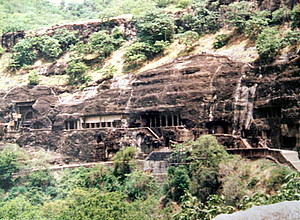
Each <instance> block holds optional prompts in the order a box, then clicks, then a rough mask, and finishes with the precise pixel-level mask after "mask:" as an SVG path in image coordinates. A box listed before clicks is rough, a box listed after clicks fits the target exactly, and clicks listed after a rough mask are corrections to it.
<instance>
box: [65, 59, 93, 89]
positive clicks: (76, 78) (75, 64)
mask: <svg viewBox="0 0 300 220" xmlns="http://www.w3.org/2000/svg"><path fill="white" fill-rule="evenodd" d="M87 70H88V66H87V65H86V64H85V63H84V62H82V61H80V60H76V59H74V60H72V61H71V62H69V65H68V68H67V70H66V72H67V74H68V76H69V78H68V81H69V84H70V85H73V84H75V85H76V84H83V83H86V82H88V81H89V79H90V78H89V77H88V76H87V75H86V71H87Z"/></svg>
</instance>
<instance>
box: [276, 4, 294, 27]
mask: <svg viewBox="0 0 300 220" xmlns="http://www.w3.org/2000/svg"><path fill="white" fill-rule="evenodd" d="M290 20H291V10H290V9H289V8H288V7H287V6H285V5H284V6H281V7H280V8H279V9H277V10H276V11H273V12H272V19H271V23H272V24H276V25H280V24H282V23H283V22H287V21H290Z"/></svg>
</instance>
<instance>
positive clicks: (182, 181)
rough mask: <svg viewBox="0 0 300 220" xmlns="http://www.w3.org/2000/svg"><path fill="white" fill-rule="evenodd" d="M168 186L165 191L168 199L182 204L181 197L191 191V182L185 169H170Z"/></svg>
mask: <svg viewBox="0 0 300 220" xmlns="http://www.w3.org/2000/svg"><path fill="white" fill-rule="evenodd" d="M168 179H169V180H168V184H167V185H166V186H165V190H166V191H167V193H168V197H169V198H171V199H172V200H174V201H176V202H181V197H182V196H183V195H184V194H185V193H186V192H189V190H190V185H191V180H190V177H189V175H188V171H187V170H186V168H185V167H169V169H168Z"/></svg>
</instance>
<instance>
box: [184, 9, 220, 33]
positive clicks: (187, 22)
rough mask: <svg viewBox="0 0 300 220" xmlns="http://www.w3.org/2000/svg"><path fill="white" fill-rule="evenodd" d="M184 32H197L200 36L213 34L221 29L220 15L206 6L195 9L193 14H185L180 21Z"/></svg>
mask: <svg viewBox="0 0 300 220" xmlns="http://www.w3.org/2000/svg"><path fill="white" fill-rule="evenodd" d="M178 23H179V28H180V29H183V31H195V32H197V33H198V34H200V35H203V34H207V33H213V32H215V31H217V30H218V29H219V28H220V27H221V22H220V14H219V12H218V11H211V10H209V9H208V8H206V7H204V6H200V7H197V8H195V10H194V11H193V12H191V13H188V14H184V15H183V16H182V17H181V18H180V19H179V21H178Z"/></svg>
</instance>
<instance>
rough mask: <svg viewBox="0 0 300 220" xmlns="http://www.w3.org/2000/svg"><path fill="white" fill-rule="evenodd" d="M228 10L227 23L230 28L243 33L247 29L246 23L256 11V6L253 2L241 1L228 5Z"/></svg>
mask: <svg viewBox="0 0 300 220" xmlns="http://www.w3.org/2000/svg"><path fill="white" fill-rule="evenodd" d="M225 10H226V15H225V16H226V22H227V23H229V25H230V26H232V27H235V28H236V30H237V32H239V33H241V32H242V31H243V30H244V28H245V27H246V21H248V20H249V19H250V17H251V15H252V14H253V12H254V11H255V7H254V4H253V3H252V2H247V1H241V2H235V3H231V4H230V5H228V7H226V8H225Z"/></svg>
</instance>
